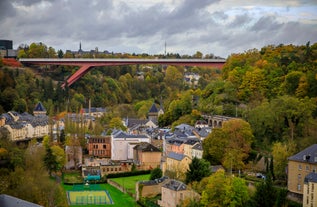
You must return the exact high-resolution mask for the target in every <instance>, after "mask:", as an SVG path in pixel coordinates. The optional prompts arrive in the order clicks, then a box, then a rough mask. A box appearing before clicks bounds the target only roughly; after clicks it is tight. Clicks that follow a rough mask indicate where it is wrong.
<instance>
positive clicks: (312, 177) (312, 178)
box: [304, 172, 317, 183]
mask: <svg viewBox="0 0 317 207" xmlns="http://www.w3.org/2000/svg"><path fill="white" fill-rule="evenodd" d="M308 182H314V183H317V173H315V172H311V173H309V174H308V175H306V177H305V179H304V183H308Z"/></svg>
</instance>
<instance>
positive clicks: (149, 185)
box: [135, 177, 169, 201]
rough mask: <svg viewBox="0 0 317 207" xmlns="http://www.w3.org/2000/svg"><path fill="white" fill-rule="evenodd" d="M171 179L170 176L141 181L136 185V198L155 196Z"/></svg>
mask: <svg viewBox="0 0 317 207" xmlns="http://www.w3.org/2000/svg"><path fill="white" fill-rule="evenodd" d="M168 181H169V178H168V177H162V178H159V179H155V180H147V181H139V182H137V183H136V185H135V192H136V193H135V195H136V198H135V199H136V200H137V201H138V200H140V198H142V197H150V198H151V197H154V196H157V195H158V194H161V191H162V186H163V185H164V184H165V183H167V182H168Z"/></svg>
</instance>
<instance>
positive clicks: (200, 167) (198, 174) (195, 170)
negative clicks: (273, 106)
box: [185, 157, 210, 184]
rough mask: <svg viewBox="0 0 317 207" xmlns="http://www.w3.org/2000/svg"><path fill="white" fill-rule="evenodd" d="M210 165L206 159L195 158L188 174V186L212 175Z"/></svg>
mask: <svg viewBox="0 0 317 207" xmlns="http://www.w3.org/2000/svg"><path fill="white" fill-rule="evenodd" d="M209 167H210V164H209V162H207V161H205V160H204V159H198V158H197V157H194V158H193V160H192V162H191V163H190V164H189V169H188V170H187V172H186V180H185V182H186V184H188V183H191V182H193V181H198V182H199V181H201V179H203V178H204V177H207V176H209V175H210V169H209Z"/></svg>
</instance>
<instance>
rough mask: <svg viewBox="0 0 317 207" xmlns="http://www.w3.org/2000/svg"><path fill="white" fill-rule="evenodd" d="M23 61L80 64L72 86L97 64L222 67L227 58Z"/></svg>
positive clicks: (23, 60) (47, 63) (33, 59)
mask: <svg viewBox="0 0 317 207" xmlns="http://www.w3.org/2000/svg"><path fill="white" fill-rule="evenodd" d="M19 61H20V62H21V63H27V64H36V65H74V66H80V67H81V68H80V69H79V70H77V71H76V72H75V73H74V74H73V75H72V76H71V77H69V78H68V80H67V84H68V86H70V85H71V84H73V83H74V82H75V81H77V80H78V79H79V78H81V77H82V76H83V75H85V74H86V73H87V72H88V71H89V70H91V68H92V67H97V66H114V65H133V64H159V65H181V66H206V67H215V68H219V69H221V68H222V67H223V65H224V64H225V62H226V60H225V59H136V58H134V59H131V58H125V59H123V58H122V59H119V58H111V59H109V58H105V59H99V58H96V59H90V58H21V59H20V60H19Z"/></svg>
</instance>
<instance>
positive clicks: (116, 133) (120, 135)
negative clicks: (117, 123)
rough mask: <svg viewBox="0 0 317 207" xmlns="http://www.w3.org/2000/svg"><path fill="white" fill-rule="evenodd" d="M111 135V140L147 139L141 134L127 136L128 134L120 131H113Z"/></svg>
mask: <svg viewBox="0 0 317 207" xmlns="http://www.w3.org/2000/svg"><path fill="white" fill-rule="evenodd" d="M112 135H113V138H136V139H138V138H148V137H147V136H146V135H143V134H138V135H134V134H128V133H125V132H123V131H121V130H118V131H114V132H113V133H112Z"/></svg>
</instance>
